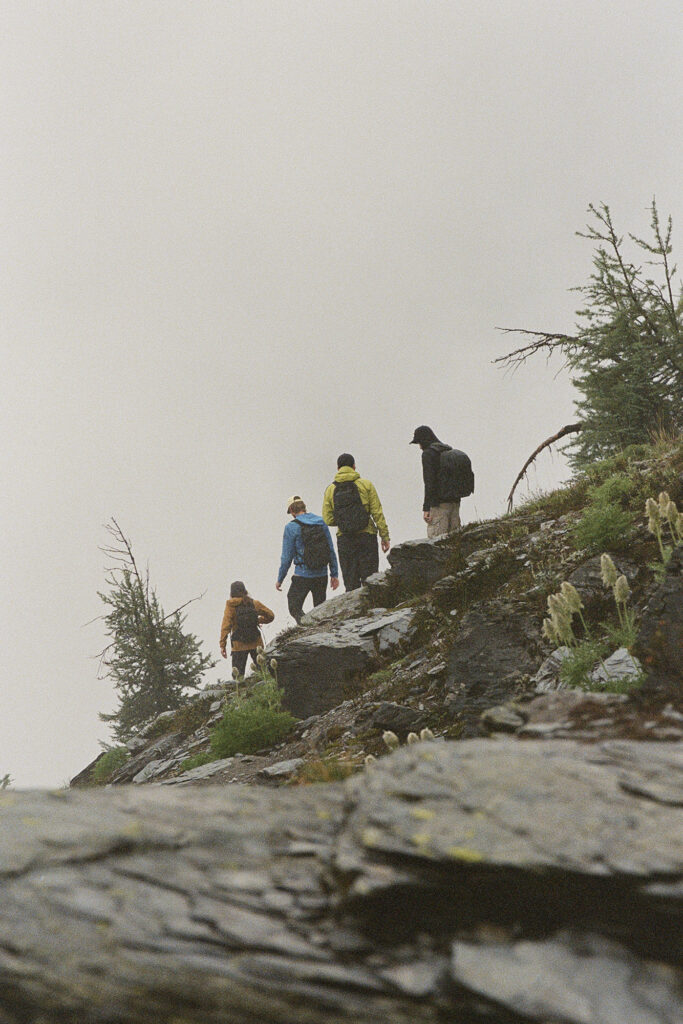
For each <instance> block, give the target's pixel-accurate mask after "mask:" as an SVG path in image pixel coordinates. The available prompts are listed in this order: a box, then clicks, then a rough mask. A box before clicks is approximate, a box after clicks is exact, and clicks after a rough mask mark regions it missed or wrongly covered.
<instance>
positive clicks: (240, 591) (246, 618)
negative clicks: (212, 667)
mask: <svg viewBox="0 0 683 1024" xmlns="http://www.w3.org/2000/svg"><path fill="white" fill-rule="evenodd" d="M274 618H275V615H274V613H273V612H271V610H270V608H266V606H265V605H264V604H261V602H260V601H255V600H254V599H253V598H252V597H250V596H249V594H248V593H247V588H246V587H245V585H244V583H242V581H241V580H235V582H234V583H232V584H231V585H230V597H229V598H228V601H227V602H226V605H225V611H224V612H223V623H222V625H221V639H220V648H221V654H222V655H223V657H224V658H227V656H228V655H227V651H226V646H227V642H228V635H229V636H230V650H231V654H232V667H233V668H236V669H237V671H238V672H239V674H240V675H241V676H243V675H244V671H245V669H246V667H247V659H248V658H249V655H251V660H252V661H253V662H256V652H257V650H258V648H259V647H263V638H262V637H261V631H260V629H259V626H261V625H265V623H267V622H272V621H273V619H274Z"/></svg>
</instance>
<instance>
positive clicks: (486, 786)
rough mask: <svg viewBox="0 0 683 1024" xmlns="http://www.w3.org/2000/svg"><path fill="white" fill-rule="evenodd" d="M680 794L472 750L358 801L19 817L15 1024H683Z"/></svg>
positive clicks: (643, 761)
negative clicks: (40, 1023)
mask: <svg viewBox="0 0 683 1024" xmlns="http://www.w3.org/2000/svg"><path fill="white" fill-rule="evenodd" d="M682 774H683V760H682V755H681V747H680V746H679V745H674V744H648V743H627V742H612V743H603V744H597V745H594V746H590V745H588V746H587V745H580V744H576V743H573V742H571V741H567V742H565V743H560V744H547V743H534V742H528V743H519V742H517V741H511V740H472V741H466V742H463V743H458V744H455V743H450V744H447V743H441V744H437V743H425V744H417V745H415V746H413V747H409V748H404V749H403V750H401V751H399V752H397V753H396V754H395V755H393V756H391V757H387V758H385V759H383V760H382V761H380V762H377V763H376V764H374V765H372V766H371V768H369V769H368V770H367V771H366V772H365V773H363V774H362V775H360V776H358V777H355V778H354V779H352V780H350V781H349V782H348V783H347V784H346V785H344V786H337V785H328V786H324V787H320V786H315V787H305V788H303V789H302V788H298V789H296V790H268V789H261V788H257V787H250V788H242V787H224V788H221V789H215V788H213V789H212V788H207V789H204V790H194V791H192V792H188V791H187V790H173V789H169V788H165V787H164V788H159V787H146V788H142V789H140V788H137V787H125V788H120V789H113V790H108V791H106V792H96V793H83V792H79V791H70V792H60V793H57V794H41V793H12V792H5V793H2V794H0V820H1V822H2V828H1V829H0V877H1V878H2V886H1V887H0V1019H1V1020H2V1021H3V1024H25V1022H26V1021H37V1020H45V1021H50V1022H51V1024H52V1022H54V1024H57V1022H58V1024H76V1022H78V1024H95V1022H97V1024H102V1022H104V1024H114V1022H116V1024H142V1022H145V1024H148V1022H149V1021H151V1020H153V1021H154V1022H155V1024H172V1022H173V1024H177V1022H179V1021H183V1022H184V1024H227V1022H228V1021H229V1022H230V1024H257V1022H258V1024H304V1022H305V1024H314V1022H316V1024H321V1022H324V1021H330V1022H332V1021H334V1022H336V1024H339V1022H343V1021H348V1022H351V1021H353V1022H355V1024H380V1022H382V1024H385V1022H386V1021H388V1020H390V1021H392V1022H394V1021H395V1022H398V1024H409V1022H410V1024H413V1022H418V1024H419V1022H427V1021H428V1022H433V1024H437V1022H439V1021H444V1020H449V1021H453V1022H456V1024H457V1022H462V1024H466V1022H468V1024H469V1022H475V1021H489V1022H493V1021H495V1022H506V1024H522V1022H526V1024H528V1022H529V1021H537V1022H539V1024H540V1022H547V1021H550V1020H553V1021H554V1020H557V1021H560V1020H561V1021H563V1024H624V1022H625V1021H628V1022H629V1024H662V1022H671V1024H673V1021H674V1020H675V1019H676V1013H677V994H676V982H677V974H676V964H677V963H678V958H679V952H680V951H679V949H678V946H677V940H678V936H679V935H680V932H681V927H680V926H681V920H680V911H681V902H682V901H681V863H680V844H681V838H682V837H681V832H680V829H681V825H680V820H681V817H680V804H681V795H680V794H681V781H682V780H681V775H682ZM607 979H608V982H609V983H608V984H607V983H606V980H607ZM678 980H680V977H679V978H678Z"/></svg>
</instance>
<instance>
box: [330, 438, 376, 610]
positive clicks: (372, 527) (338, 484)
mask: <svg viewBox="0 0 683 1024" xmlns="http://www.w3.org/2000/svg"><path fill="white" fill-rule="evenodd" d="M323 519H324V520H325V522H326V523H327V525H328V526H336V527H337V530H338V533H337V551H338V552H339V564H340V566H341V571H342V576H343V577H344V586H345V588H346V589H347V590H356V588H357V587H360V585H361V584H362V583H363V582H364V581H365V580H366V579H367V578H368V576H371V575H372V573H373V572H377V570H378V569H379V548H378V546H377V534H378V533H379V536H380V537H381V540H382V551H388V550H389V548H390V547H391V543H390V541H389V528H388V526H387V522H386V519H385V518H384V512H383V511H382V503H381V502H380V500H379V496H378V494H377V491H376V490H375V487H374V484H371V483H370V481H369V480H364V479H363V478H362V477H361V475H360V473H358V472H357V470H356V463H355V460H354V457H353V455H349V453H348V452H344V453H343V455H340V456H339V458H338V459H337V474H336V476H335V478H334V481H333V482H332V483H331V484H330V486H329V487H328V488H327V490H326V491H325V496H324V498H323Z"/></svg>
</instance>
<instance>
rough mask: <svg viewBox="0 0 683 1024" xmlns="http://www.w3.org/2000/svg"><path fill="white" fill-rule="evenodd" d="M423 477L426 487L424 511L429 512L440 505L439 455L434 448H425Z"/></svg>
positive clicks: (423, 453)
mask: <svg viewBox="0 0 683 1024" xmlns="http://www.w3.org/2000/svg"><path fill="white" fill-rule="evenodd" d="M422 476H423V478H424V485H425V500H424V504H423V505H422V510H423V511H424V512H429V510H430V509H432V508H434V507H435V506H436V505H438V504H439V453H438V452H435V451H434V449H433V448H425V450H424V451H423V452H422Z"/></svg>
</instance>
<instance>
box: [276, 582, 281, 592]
mask: <svg viewBox="0 0 683 1024" xmlns="http://www.w3.org/2000/svg"><path fill="white" fill-rule="evenodd" d="M275 589H276V590H282V584H281V583H280V582H279V580H278V581H277V582H276V584H275Z"/></svg>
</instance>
